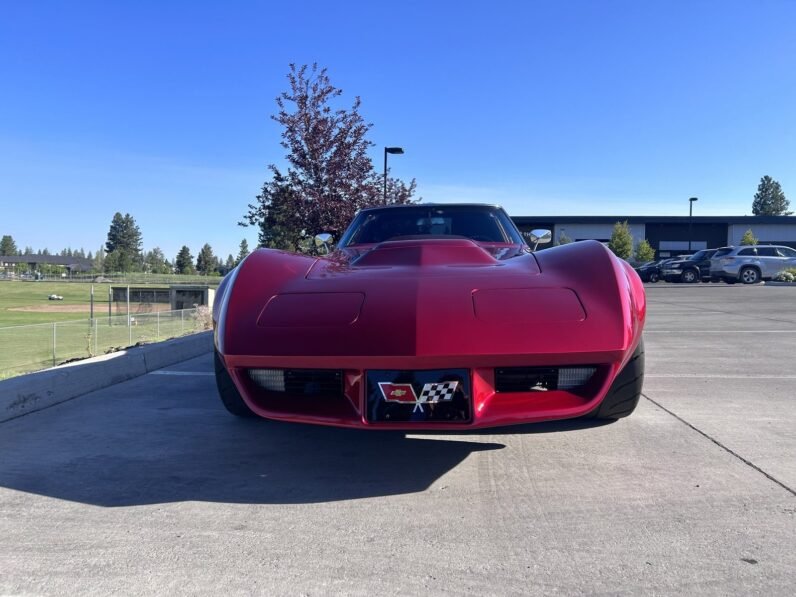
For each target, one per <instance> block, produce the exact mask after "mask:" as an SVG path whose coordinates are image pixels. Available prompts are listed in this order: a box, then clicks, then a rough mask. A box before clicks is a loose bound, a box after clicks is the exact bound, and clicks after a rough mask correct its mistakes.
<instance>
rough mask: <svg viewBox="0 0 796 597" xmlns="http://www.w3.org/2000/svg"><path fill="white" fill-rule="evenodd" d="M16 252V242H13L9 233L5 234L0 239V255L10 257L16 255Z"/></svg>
mask: <svg viewBox="0 0 796 597" xmlns="http://www.w3.org/2000/svg"><path fill="white" fill-rule="evenodd" d="M18 252H19V251H18V250H17V243H15V242H14V237H12V236H11V235H10V234H7V235H5V236H3V238H2V239H0V255H4V256H6V257H11V256H13V255H16V254H17V253H18Z"/></svg>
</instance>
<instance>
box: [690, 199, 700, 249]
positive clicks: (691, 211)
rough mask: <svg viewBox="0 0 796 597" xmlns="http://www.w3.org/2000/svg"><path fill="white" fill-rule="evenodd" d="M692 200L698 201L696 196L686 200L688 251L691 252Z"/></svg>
mask: <svg viewBox="0 0 796 597" xmlns="http://www.w3.org/2000/svg"><path fill="white" fill-rule="evenodd" d="M694 201H699V199H698V198H697V197H691V198H690V199H689V200H688V252H689V253H691V238H692V234H691V232H692V230H693V227H692V220H693V218H694Z"/></svg>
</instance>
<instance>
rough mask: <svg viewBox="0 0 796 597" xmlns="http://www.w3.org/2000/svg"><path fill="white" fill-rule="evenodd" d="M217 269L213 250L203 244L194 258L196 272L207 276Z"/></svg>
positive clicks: (206, 244)
mask: <svg viewBox="0 0 796 597" xmlns="http://www.w3.org/2000/svg"><path fill="white" fill-rule="evenodd" d="M217 268H218V262H217V260H216V256H215V255H213V249H212V248H211V247H210V245H209V244H208V243H205V244H204V246H203V247H202V248H201V249H200V250H199V255H197V257H196V271H198V272H199V273H200V274H202V275H203V276H208V275H210V274H213V273H215V272H216V269H217Z"/></svg>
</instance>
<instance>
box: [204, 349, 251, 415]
mask: <svg viewBox="0 0 796 597" xmlns="http://www.w3.org/2000/svg"><path fill="white" fill-rule="evenodd" d="M213 357H214V361H215V369H216V387H217V388H218V395H219V397H220V398H221V402H222V403H223V404H224V407H225V408H226V409H227V410H228V411H229V412H230V413H232V414H233V415H235V416H236V417H243V418H246V419H250V418H253V417H256V416H257V415H256V414H254V412H253V411H252V409H250V408H249V407H248V405H247V404H246V403H245V402H244V401H243V397H242V396H241V395H240V392H238V388H236V387H235V384H234V383H233V381H232V376H230V374H229V371H227V368H226V367H224V362H223V361H222V360H221V357H220V356H219V354H218V351H217V350H214V351H213Z"/></svg>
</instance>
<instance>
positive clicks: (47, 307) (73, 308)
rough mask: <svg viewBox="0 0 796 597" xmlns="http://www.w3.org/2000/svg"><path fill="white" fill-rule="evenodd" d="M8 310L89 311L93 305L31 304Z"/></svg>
mask: <svg viewBox="0 0 796 597" xmlns="http://www.w3.org/2000/svg"><path fill="white" fill-rule="evenodd" d="M106 308H107V307H106ZM8 310H9V311H24V312H25V313H89V312H90V311H91V305H29V306H27V307H10V308H9V309H8ZM95 310H96V307H95Z"/></svg>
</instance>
